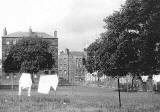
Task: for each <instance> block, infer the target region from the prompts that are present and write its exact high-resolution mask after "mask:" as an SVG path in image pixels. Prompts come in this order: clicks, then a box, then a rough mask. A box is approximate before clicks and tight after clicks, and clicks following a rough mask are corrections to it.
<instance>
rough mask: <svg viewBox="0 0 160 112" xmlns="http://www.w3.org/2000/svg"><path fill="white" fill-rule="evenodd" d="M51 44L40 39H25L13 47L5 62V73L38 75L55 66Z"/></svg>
mask: <svg viewBox="0 0 160 112" xmlns="http://www.w3.org/2000/svg"><path fill="white" fill-rule="evenodd" d="M49 47H50V42H49V41H46V40H43V38H40V37H25V38H22V39H21V40H19V41H18V42H17V44H15V45H13V46H12V47H11V49H10V52H9V55H8V56H7V59H6V60H5V61H4V64H3V68H4V70H5V72H7V73H11V72H29V73H37V72H38V71H39V70H44V69H51V68H52V66H53V65H54V60H53V59H52V53H51V52H49Z"/></svg>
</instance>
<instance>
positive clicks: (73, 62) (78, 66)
mask: <svg viewBox="0 0 160 112" xmlns="http://www.w3.org/2000/svg"><path fill="white" fill-rule="evenodd" d="M85 56H86V55H85V52H78V51H69V49H66V50H65V51H61V52H60V54H59V56H58V74H59V77H60V78H61V79H63V80H67V81H68V82H69V83H75V82H76V81H81V80H84V76H85V67H84V65H83V58H85Z"/></svg>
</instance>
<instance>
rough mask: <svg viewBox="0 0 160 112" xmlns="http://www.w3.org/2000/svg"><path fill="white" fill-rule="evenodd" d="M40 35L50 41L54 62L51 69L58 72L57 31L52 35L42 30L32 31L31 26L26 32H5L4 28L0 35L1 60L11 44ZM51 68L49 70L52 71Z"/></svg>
mask: <svg viewBox="0 0 160 112" xmlns="http://www.w3.org/2000/svg"><path fill="white" fill-rule="evenodd" d="M34 36H35V37H36V36H37V37H42V38H43V39H45V40H49V41H50V42H51V46H50V49H51V52H52V53H53V58H54V59H55V61H56V63H55V66H53V68H52V70H54V71H56V72H58V38H57V31H54V36H51V35H49V34H46V33H44V32H33V31H32V29H31V28H29V31H28V32H14V33H10V34H7V29H6V28H4V30H3V36H2V60H3V61H4V60H5V59H6V57H7V55H8V53H9V50H10V48H11V46H12V45H14V44H16V43H17V41H19V40H20V39H22V38H27V37H34ZM52 70H51V71H52Z"/></svg>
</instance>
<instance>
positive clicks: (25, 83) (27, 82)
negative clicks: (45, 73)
mask: <svg viewBox="0 0 160 112" xmlns="http://www.w3.org/2000/svg"><path fill="white" fill-rule="evenodd" d="M31 85H32V79H31V74H30V73H22V75H21V77H20V79H19V86H20V87H22V88H23V89H24V88H28V87H31Z"/></svg>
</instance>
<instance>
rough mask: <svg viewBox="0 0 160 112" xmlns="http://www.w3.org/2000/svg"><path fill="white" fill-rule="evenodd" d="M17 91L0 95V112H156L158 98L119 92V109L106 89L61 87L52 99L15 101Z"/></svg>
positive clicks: (40, 96) (115, 97)
mask: <svg viewBox="0 0 160 112" xmlns="http://www.w3.org/2000/svg"><path fill="white" fill-rule="evenodd" d="M17 93H18V91H2V90H1V91H0V112H159V111H160V106H159V105H160V97H159V94H154V93H147V92H122V93H121V99H122V107H121V108H119V103H118V92H116V91H112V90H108V89H106V88H93V87H92V88H89V87H76V88H71V87H68V88H67V87H65V88H64V87H62V88H58V90H57V92H56V96H55V95H54V92H53V91H51V92H50V93H49V94H48V95H43V94H38V93H37V92H36V91H32V92H31V97H28V96H26V94H25V95H24V94H23V95H22V96H21V97H19V96H18V95H17Z"/></svg>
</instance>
